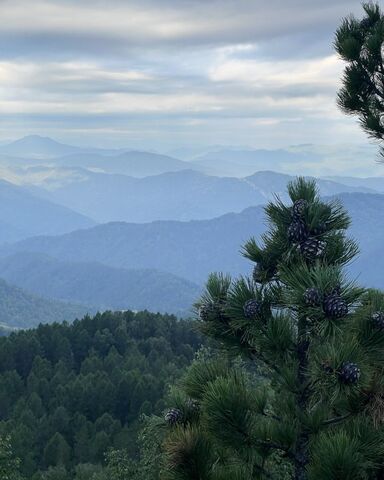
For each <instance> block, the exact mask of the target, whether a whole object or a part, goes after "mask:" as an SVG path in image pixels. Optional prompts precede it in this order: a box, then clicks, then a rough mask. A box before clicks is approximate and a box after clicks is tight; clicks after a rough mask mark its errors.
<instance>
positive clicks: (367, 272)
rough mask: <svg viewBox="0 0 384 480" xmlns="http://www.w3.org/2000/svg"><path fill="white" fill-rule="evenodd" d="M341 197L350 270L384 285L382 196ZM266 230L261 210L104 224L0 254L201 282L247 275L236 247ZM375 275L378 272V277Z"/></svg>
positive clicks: (23, 244)
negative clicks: (354, 255)
mask: <svg viewBox="0 0 384 480" xmlns="http://www.w3.org/2000/svg"><path fill="white" fill-rule="evenodd" d="M339 197H340V198H341V200H342V201H343V202H345V206H346V208H347V209H348V211H349V213H350V215H351V217H352V220H353V224H352V228H351V230H350V234H351V235H352V236H353V237H355V238H356V239H357V240H358V241H359V243H360V246H361V255H360V257H359V258H358V259H357V260H356V261H355V262H354V263H353V264H352V266H351V271H352V272H353V273H354V274H356V273H359V272H362V274H361V279H362V281H364V282H367V284H368V285H371V286H377V287H384V277H383V276H382V275H381V272H382V271H384V257H383V256H382V255H381V254H380V255H377V252H379V251H380V249H381V248H382V242H383V238H384V224H383V222H382V220H381V219H382V217H383V211H384V195H374V194H362V193H351V194H342V195H340V196H339ZM265 229H266V227H265V225H264V212H263V207H261V206H260V207H252V208H248V209H246V210H244V211H243V212H241V213H239V214H234V213H233V214H227V215H223V216H221V217H218V218H214V219H212V220H203V221H191V222H176V221H173V222H172V221H168V222H165V221H164V222H153V223H148V224H130V223H108V224H105V225H99V226H96V227H94V228H91V229H87V230H82V231H77V232H72V233H70V234H66V235H62V236H58V237H39V238H32V239H28V240H25V241H22V242H19V243H17V244H15V245H12V246H10V247H8V248H2V249H1V251H0V254H2V255H3V256H6V255H11V254H12V253H17V252H22V251H31V252H41V253H45V254H47V255H50V256H52V257H55V258H59V259H61V260H67V261H75V262H76V261H88V262H95V261H96V262H101V263H104V264H105V265H110V266H114V267H117V268H140V269H142V268H150V269H153V268H154V269H157V270H160V271H164V272H170V273H173V274H175V275H178V276H180V277H183V278H186V279H188V280H190V281H193V282H196V283H198V284H201V283H202V282H204V281H205V280H206V278H207V275H208V274H209V273H210V272H212V271H225V272H229V273H232V274H235V275H237V274H239V273H246V272H248V271H249V268H250V266H249V264H248V262H247V261H246V260H245V259H243V258H242V257H241V255H240V254H239V250H240V247H241V245H242V244H243V243H244V242H245V241H246V240H247V239H248V238H249V237H251V236H256V237H259V236H260V234H261V233H263V232H264V231H265ZM367 232H369V235H367ZM375 272H379V273H378V274H377V277H374V275H375ZM373 278H375V281H374V282H373V280H372V279H373Z"/></svg>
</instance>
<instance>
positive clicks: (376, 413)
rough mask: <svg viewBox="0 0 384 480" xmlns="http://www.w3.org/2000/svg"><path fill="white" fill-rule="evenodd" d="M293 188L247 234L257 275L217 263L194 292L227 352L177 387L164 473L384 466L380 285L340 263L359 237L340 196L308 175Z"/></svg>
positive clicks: (222, 474) (349, 473)
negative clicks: (220, 270) (353, 275)
mask: <svg viewBox="0 0 384 480" xmlns="http://www.w3.org/2000/svg"><path fill="white" fill-rule="evenodd" d="M288 193H289V196H290V198H291V200H292V204H291V205H284V204H283V203H282V202H281V201H280V200H279V199H278V198H277V199H276V201H275V202H274V203H270V204H269V205H268V206H267V207H266V214H267V217H268V222H269V227H270V228H269V231H268V232H267V233H266V234H265V235H264V236H263V239H262V244H260V245H259V244H258V243H257V242H256V241H255V240H254V239H251V240H250V241H248V242H247V243H246V244H245V246H244V255H245V256H246V257H247V258H248V259H250V260H251V261H252V262H254V268H253V272H252V275H251V276H250V278H240V279H238V280H237V281H231V279H230V278H228V277H226V276H223V275H220V274H213V275H211V276H210V278H209V280H208V283H207V287H206V291H205V293H204V295H203V297H202V298H201V301H199V302H198V304H197V309H198V312H199V318H200V325H201V329H202V331H203V332H204V333H205V334H206V335H208V336H209V337H211V338H212V339H214V340H215V341H217V343H218V344H219V345H220V346H221V347H222V349H223V351H224V352H225V357H222V358H219V359H215V358H213V359H210V358H203V359H201V360H200V361H199V362H197V363H194V364H193V365H192V367H191V368H190V369H189V370H188V373H187V375H186V377H185V379H184V381H183V383H182V389H181V390H177V391H176V393H175V395H174V400H173V408H171V409H170V410H169V411H168V412H167V413H166V415H165V422H164V423H166V424H168V433H167V435H166V439H165V446H166V453H167V465H166V467H165V470H164V475H163V477H164V478H170V479H174V480H189V479H190V480H192V479H197V478H198V479H200V480H225V479H228V480H229V479H231V480H233V479H238V480H240V479H241V480H251V479H258V478H260V479H268V478H273V479H278V478H282V479H283V478H284V479H289V478H294V479H296V480H306V479H308V478H309V479H311V480H312V479H316V480H325V479H327V480H329V479H335V480H336V479H350V480H353V479H356V480H357V479H363V478H364V479H365V478H366V479H368V478H372V479H373V478H380V477H379V476H378V475H379V473H378V472H379V470H380V468H381V466H382V464H383V460H382V455H383V453H384V444H383V440H384V438H383V429H382V428H380V423H381V422H382V420H383V419H384V409H383V404H384V403H383V402H384V376H383V373H382V372H383V366H384V356H383V353H384V296H383V294H381V293H380V292H377V291H364V290H363V289H361V288H358V287H357V286H356V285H355V284H354V283H353V282H351V281H349V280H348V279H347V277H346V275H345V273H344V271H343V270H344V268H345V266H346V264H348V262H350V261H351V260H352V259H353V257H354V256H355V254H356V252H357V247H356V245H355V244H354V242H353V241H351V240H349V239H348V238H347V237H346V233H345V231H346V229H347V227H348V225H349V218H348V216H347V214H346V212H345V211H344V210H343V208H342V206H341V205H340V204H339V203H338V202H337V201H330V202H324V201H322V200H321V199H320V198H319V196H318V193H317V189H316V185H315V183H314V182H312V181H305V180H304V179H298V180H297V181H295V182H293V183H291V184H289V186H288ZM239 354H240V355H241V356H242V358H243V359H244V362H246V363H245V364H244V365H243V366H241V365H240V366H239V365H236V364H233V361H230V358H231V357H233V358H236V356H238V355H239ZM245 367H246V368H245ZM163 477H161V478H163Z"/></svg>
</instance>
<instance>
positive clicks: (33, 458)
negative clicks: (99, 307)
mask: <svg viewBox="0 0 384 480" xmlns="http://www.w3.org/2000/svg"><path fill="white" fill-rule="evenodd" d="M199 344H200V339H199V336H198V335H197V334H196V333H194V331H193V323H192V322H190V321H189V322H188V321H178V320H177V319H176V318H175V317H173V316H167V315H165V316H162V315H159V314H158V315H155V314H151V313H148V312H141V313H137V314H134V313H133V312H125V313H111V312H106V313H104V314H98V315H96V316H95V317H94V318H91V317H85V318H84V319H83V320H80V321H75V322H74V323H73V324H72V325H69V324H66V323H64V324H57V323H56V324H53V325H41V326H39V327H38V328H37V329H35V330H29V331H23V332H19V333H14V334H12V335H10V336H9V337H2V338H0V435H1V434H10V435H11V437H12V442H13V448H14V451H15V454H16V455H17V456H18V457H20V458H21V460H22V471H23V473H24V474H25V477H26V478H28V479H30V478H34V479H40V478H43V477H41V474H40V473H39V472H40V471H45V470H47V469H49V468H51V469H52V468H53V469H55V468H56V466H58V468H59V469H61V470H62V467H63V466H64V467H65V470H66V471H67V472H73V471H74V469H75V467H76V466H78V465H80V464H100V463H101V462H102V461H103V458H104V453H105V452H106V450H107V449H108V448H109V447H115V448H124V449H128V451H129V452H130V454H131V455H132V456H133V455H134V454H135V451H136V446H135V441H136V440H135V439H136V435H137V428H138V418H139V415H140V414H141V413H146V414H150V413H161V412H162V410H163V409H164V403H163V401H162V398H163V396H164V394H165V392H166V390H167V388H168V387H167V386H168V385H169V384H170V383H173V382H174V381H175V379H177V378H178V377H179V375H180V374H181V372H182V370H183V369H184V368H185V366H186V365H188V364H189V363H190V361H191V360H192V358H193V356H194V352H195V351H196V349H197V348H198V347H199ZM70 475H72V474H70ZM44 478H48V477H44ZM49 478H53V477H49ZM54 478H59V477H54ZM60 478H62V477H60ZM65 478H66V477H65ZM68 478H73V476H72V477H71V476H69V477H68ZM87 478H88V477H87Z"/></svg>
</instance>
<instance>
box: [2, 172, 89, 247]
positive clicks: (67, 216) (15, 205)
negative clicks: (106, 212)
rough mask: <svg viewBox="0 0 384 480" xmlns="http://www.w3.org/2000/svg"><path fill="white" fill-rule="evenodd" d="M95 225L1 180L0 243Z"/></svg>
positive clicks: (82, 217)
mask: <svg viewBox="0 0 384 480" xmlns="http://www.w3.org/2000/svg"><path fill="white" fill-rule="evenodd" d="M92 225H95V222H94V221H93V220H91V219H90V218H87V217H85V216H84V215H81V214H79V213H76V212H74V211H72V210H71V209H69V208H67V207H64V206H62V205H57V204H55V203H53V202H51V201H49V200H45V199H42V198H40V197H38V196H36V195H33V194H31V193H30V192H28V191H27V190H26V189H25V188H23V187H19V186H16V185H13V184H11V183H9V182H6V181H4V180H0V243H4V242H14V241H17V240H20V239H22V238H26V237H31V236H34V235H56V234H62V233H66V232H70V231H72V230H77V229H79V228H87V227H90V226H92Z"/></svg>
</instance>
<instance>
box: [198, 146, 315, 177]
mask: <svg viewBox="0 0 384 480" xmlns="http://www.w3.org/2000/svg"><path fill="white" fill-rule="evenodd" d="M320 160H321V157H319V156H318V155H316V154H312V153H310V152H306V153H300V152H299V153H293V152H289V151H287V150H283V149H278V150H265V149H248V150H246V149H235V148H222V149H219V150H216V151H210V152H207V153H205V154H203V155H201V156H198V157H196V158H195V159H194V160H193V163H194V164H196V165H199V167H204V168H205V169H206V171H207V172H208V173H210V174H212V175H231V176H237V177H243V176H247V175H251V174H252V173H254V172H256V171H258V170H274V171H286V169H287V166H289V168H290V170H291V171H294V169H295V165H302V164H304V163H312V164H313V163H316V162H319V161H320ZM298 171H301V170H298Z"/></svg>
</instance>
